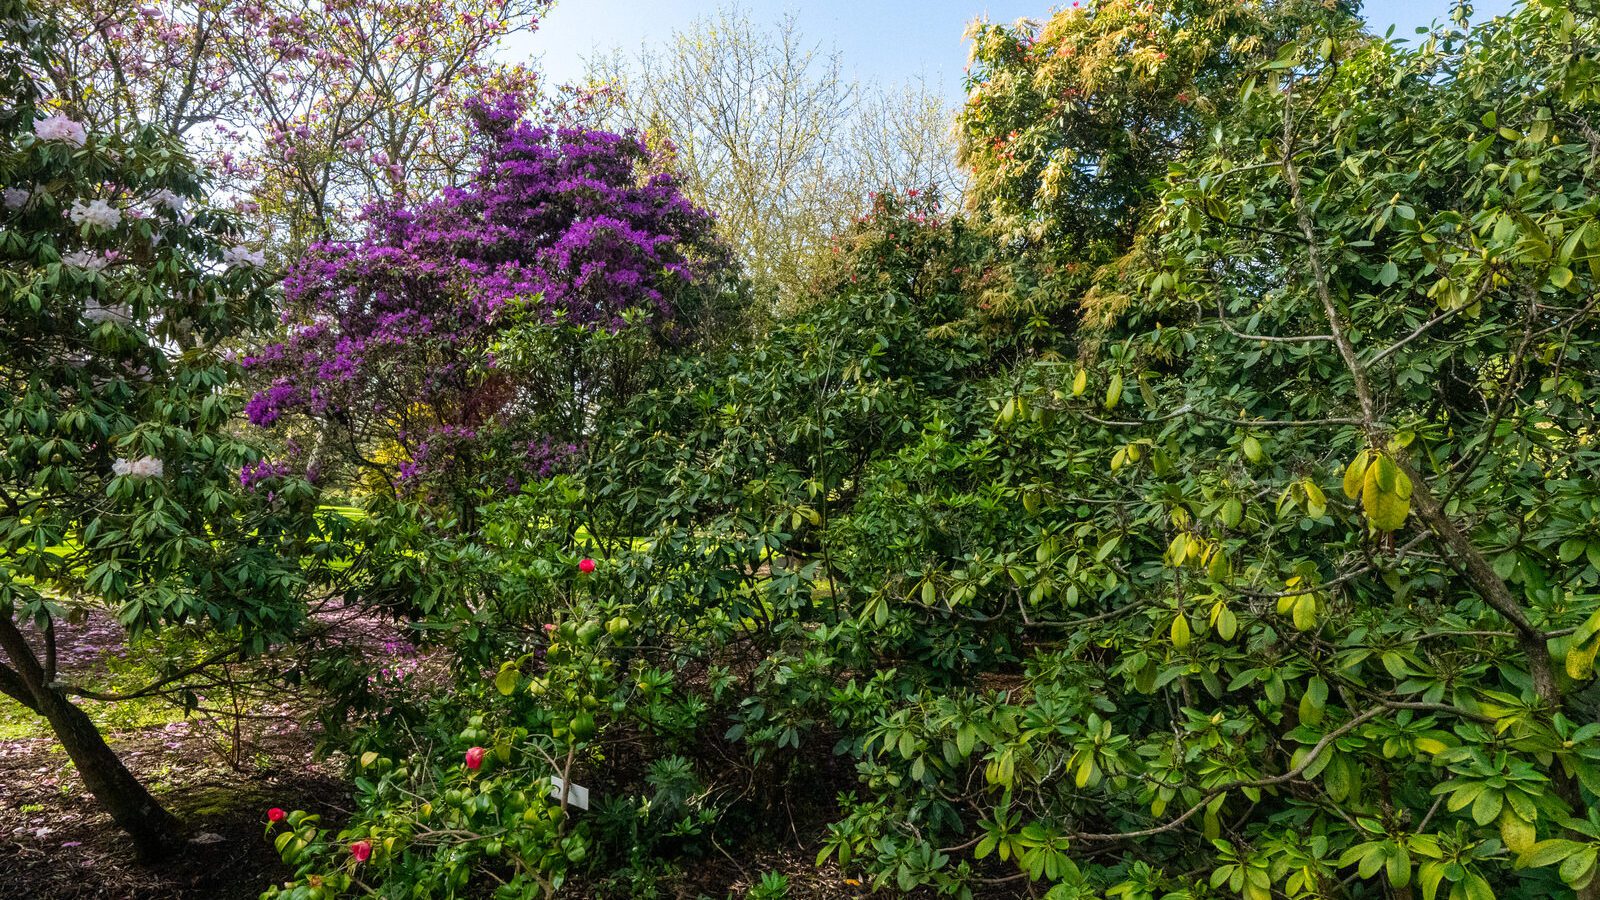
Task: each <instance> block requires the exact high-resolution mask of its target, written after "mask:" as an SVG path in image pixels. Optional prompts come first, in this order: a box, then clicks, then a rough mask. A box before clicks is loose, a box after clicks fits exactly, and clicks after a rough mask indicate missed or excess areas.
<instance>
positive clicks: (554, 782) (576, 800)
mask: <svg viewBox="0 0 1600 900" xmlns="http://www.w3.org/2000/svg"><path fill="white" fill-rule="evenodd" d="M562 792H565V793H566V795H567V797H566V799H567V805H568V806H576V807H577V808H579V809H588V808H589V789H588V788H586V787H584V786H583V785H581V784H568V783H567V782H565V781H563V780H562V779H561V776H560V775H551V776H550V799H552V800H555V801H556V802H558V803H559V802H561V795H562Z"/></svg>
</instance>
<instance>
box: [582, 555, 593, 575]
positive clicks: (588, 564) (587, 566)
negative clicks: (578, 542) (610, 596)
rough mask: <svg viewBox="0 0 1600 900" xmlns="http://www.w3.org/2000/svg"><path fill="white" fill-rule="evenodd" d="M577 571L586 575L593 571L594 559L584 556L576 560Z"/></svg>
mask: <svg viewBox="0 0 1600 900" xmlns="http://www.w3.org/2000/svg"><path fill="white" fill-rule="evenodd" d="M578 571H579V572H582V573H583V574H585V575H587V574H589V573H590V572H593V571H594V560H592V559H589V558H588V557H584V558H583V559H581V560H579V561H578Z"/></svg>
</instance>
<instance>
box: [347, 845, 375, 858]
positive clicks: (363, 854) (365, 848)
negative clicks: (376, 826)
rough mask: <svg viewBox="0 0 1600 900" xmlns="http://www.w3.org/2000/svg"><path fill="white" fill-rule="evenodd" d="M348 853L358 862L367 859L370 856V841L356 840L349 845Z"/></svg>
mask: <svg viewBox="0 0 1600 900" xmlns="http://www.w3.org/2000/svg"><path fill="white" fill-rule="evenodd" d="M350 855H351V856H354V857H355V858H356V862H358V863H364V862H366V861H367V860H368V859H371V858H372V842H371V841H356V842H355V843H354V844H351V845H350Z"/></svg>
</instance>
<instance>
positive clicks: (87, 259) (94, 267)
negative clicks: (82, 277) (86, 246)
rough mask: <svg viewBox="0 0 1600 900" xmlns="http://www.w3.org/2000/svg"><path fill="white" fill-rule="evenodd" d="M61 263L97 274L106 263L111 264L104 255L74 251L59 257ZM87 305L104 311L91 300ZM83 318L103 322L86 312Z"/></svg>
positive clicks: (91, 251) (88, 251)
mask: <svg viewBox="0 0 1600 900" xmlns="http://www.w3.org/2000/svg"><path fill="white" fill-rule="evenodd" d="M61 262H62V264H63V265H68V266H71V267H73V268H74V269H83V270H84V271H86V272H98V271H100V270H101V269H104V268H105V267H106V264H107V263H110V262H111V258H110V257H109V256H107V255H105V254H104V253H96V252H94V251H93V250H74V251H73V252H71V253H68V254H66V255H65V256H63V257H61ZM89 303H90V305H91V306H93V307H99V308H101V309H106V307H102V306H100V304H98V303H96V302H95V301H93V300H90V301H89ZM83 317H84V318H86V319H89V321H91V322H103V321H105V320H104V319H96V318H93V317H91V316H90V315H89V314H88V313H87V312H85V313H84V316H83Z"/></svg>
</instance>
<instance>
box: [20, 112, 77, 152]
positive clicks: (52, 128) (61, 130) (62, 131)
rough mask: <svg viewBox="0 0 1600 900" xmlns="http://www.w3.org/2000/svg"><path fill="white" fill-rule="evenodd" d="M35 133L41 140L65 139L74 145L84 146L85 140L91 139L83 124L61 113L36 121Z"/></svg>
mask: <svg viewBox="0 0 1600 900" xmlns="http://www.w3.org/2000/svg"><path fill="white" fill-rule="evenodd" d="M33 133H34V134H35V135H37V136H38V138H39V140H41V141H65V142H67V143H69V144H71V145H72V146H74V147H82V146H83V143H84V141H87V140H88V139H89V133H88V132H87V131H85V130H84V128H83V126H82V125H80V124H78V123H77V122H74V121H72V120H71V119H69V118H67V117H66V116H64V115H61V114H60V113H57V114H55V115H53V116H51V117H49V118H48V119H39V120H37V121H35V122H34V123H33Z"/></svg>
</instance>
